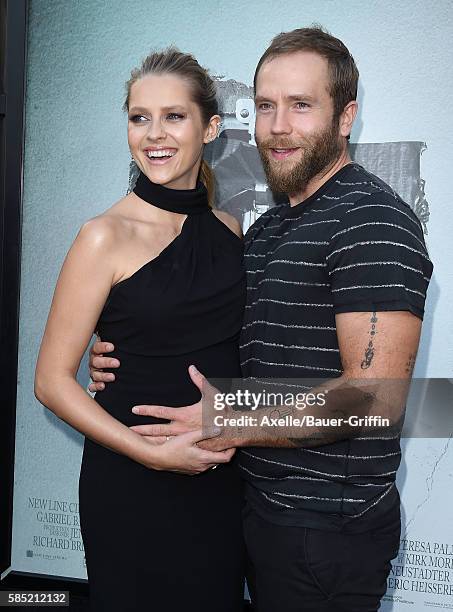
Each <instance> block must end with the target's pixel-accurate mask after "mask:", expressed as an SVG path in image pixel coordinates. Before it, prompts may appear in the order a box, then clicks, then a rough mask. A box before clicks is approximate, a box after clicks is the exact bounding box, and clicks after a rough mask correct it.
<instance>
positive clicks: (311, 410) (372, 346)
mask: <svg viewBox="0 0 453 612" xmlns="http://www.w3.org/2000/svg"><path fill="white" fill-rule="evenodd" d="M336 325H337V337H338V345H339V349H340V356H341V361H342V366H343V373H342V375H341V376H340V377H338V378H334V379H331V380H328V381H326V382H323V383H322V385H320V386H319V387H315V388H314V389H312V390H311V392H312V393H314V394H316V393H322V394H325V395H324V397H325V403H324V405H314V406H312V407H310V406H306V407H305V408H304V409H303V410H302V411H301V410H300V409H299V408H298V407H297V406H296V405H289V406H288V405H284V406H279V407H268V408H266V407H264V408H262V409H259V410H257V411H255V412H253V413H251V412H250V410H248V411H238V410H232V411H231V410H230V411H228V418H229V417H233V418H238V417H239V416H241V415H249V416H250V415H251V414H253V416H254V417H256V418H257V422H256V423H257V424H255V426H250V427H242V426H238V427H236V426H235V425H232V426H227V427H225V429H224V431H223V433H222V435H221V436H219V437H218V438H216V439H215V440H212V441H206V443H205V442H202V443H201V445H204V444H206V448H208V447H209V448H214V447H215V448H221V446H222V444H225V447H226V446H228V445H230V444H233V445H234V446H271V447H297V446H305V447H306V446H319V445H322V444H328V443H331V442H334V441H336V440H341V439H346V438H350V437H353V436H357V435H361V434H365V435H366V433H367V432H370V431H373V430H374V429H375V428H376V427H379V425H380V424H381V423H385V419H388V421H389V424H390V428H392V427H393V428H394V429H393V431H394V430H395V428H396V429H397V428H398V426H399V424H400V422H401V419H402V416H403V412H404V407H405V401H406V396H407V391H408V386H409V382H410V377H411V375H412V370H413V367H414V363H415V357H416V354H417V349H418V344H419V339H420V331H421V321H420V319H419V318H418V317H416V316H415V315H413V314H411V313H410V312H406V311H394V312H357V313H343V314H339V315H337V316H336ZM326 391H327V393H325V392H326ZM204 409H205V410H206V409H207V407H206V406H205V408H204ZM263 417H265V418H263ZM307 417H314V418H318V419H319V418H322V419H324V423H325V420H326V419H328V420H332V419H334V420H335V419H336V421H337V422H336V423H335V424H334V425H333V426H331V427H328V426H327V427H326V426H325V425H324V424H323V425H322V426H319V427H317V426H316V425H314V426H313V425H305V426H304V425H300V424H299V423H300V420H301V419H302V420H304V421H305V422H306V421H307ZM349 417H357V418H361V419H362V423H363V425H362V426H361V427H359V428H358V427H357V424H356V423H357V420H356V419H353V421H352V422H353V423H354V425H351V424H350V422H349ZM365 417H368V419H365ZM370 417H374V418H370ZM277 419H286V422H289V423H292V422H293V421H295V420H297V423H298V424H297V425H295V426H292V425H291V424H289V425H288V426H286V425H285V426H283V425H278V421H277ZM380 419H381V420H380ZM340 420H342V422H341V423H340V424H339V423H338V421H340ZM334 422H335V421H334ZM264 423H265V424H264ZM269 423H270V424H269ZM272 423H273V424H272ZM261 424H263V425H261Z"/></svg>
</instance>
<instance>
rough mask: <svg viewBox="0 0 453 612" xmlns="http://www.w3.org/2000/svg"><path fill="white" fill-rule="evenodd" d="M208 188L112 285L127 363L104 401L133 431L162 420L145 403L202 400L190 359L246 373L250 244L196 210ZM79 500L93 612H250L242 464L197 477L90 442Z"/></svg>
mask: <svg viewBox="0 0 453 612" xmlns="http://www.w3.org/2000/svg"><path fill="white" fill-rule="evenodd" d="M200 189H201V187H200V186H199V187H198V188H197V189H196V190H189V191H188V192H187V194H188V197H187V200H186V204H187V207H188V209H187V212H188V216H187V218H186V220H185V221H184V224H183V227H182V231H181V233H180V235H179V236H178V237H177V238H176V239H175V240H174V241H173V242H171V244H169V245H168V246H167V247H166V248H165V249H164V250H163V251H162V252H161V253H160V255H159V256H158V257H157V258H155V259H153V260H152V261H150V262H148V263H146V264H145V265H144V266H143V267H141V268H140V269H139V270H137V271H136V272H135V274H133V275H132V276H131V277H130V278H128V279H126V280H124V281H121V282H119V283H118V284H117V285H115V286H114V287H113V288H112V290H111V292H110V295H109V297H108V300H107V302H106V304H105V307H104V309H103V312H102V314H101V317H100V320H99V323H98V331H99V333H100V335H101V337H102V338H103V339H105V340H108V341H111V342H113V343H114V345H115V352H114V353H112V355H113V356H115V357H117V358H119V359H120V360H121V367H120V368H119V369H118V370H116V371H115V375H116V381H115V382H114V383H111V384H108V385H107V386H106V389H105V390H104V391H102V392H101V393H98V394H97V395H96V401H97V402H99V404H100V405H101V406H102V407H103V408H104V409H105V410H107V411H108V412H109V413H110V414H111V415H113V416H114V417H115V418H116V419H118V420H119V421H121V422H122V423H124V424H126V425H128V426H130V425H135V424H146V423H151V422H159V421H158V420H157V419H154V418H152V417H143V416H138V415H134V414H133V413H132V412H131V408H132V407H133V406H134V405H136V404H158V405H168V406H184V405H189V404H192V403H195V402H196V401H198V400H199V399H200V394H199V391H198V389H197V388H196V387H195V386H194V385H193V383H192V382H191V380H190V378H189V375H188V371H187V368H188V366H189V365H190V364H195V365H196V366H197V368H198V369H199V370H200V371H201V372H203V373H204V374H205V375H206V376H207V377H219V378H227V377H239V376H240V367H239V354H238V336H239V332H240V328H241V324H242V315H243V308H244V303H245V275H244V269H243V262H242V256H243V250H242V241H241V240H240V239H239V238H238V237H237V236H236V235H235V234H233V233H232V232H231V231H230V230H229V229H228V228H227V227H226V226H225V225H224V224H223V223H222V222H221V221H220V220H219V219H218V218H217V217H216V216H215V215H214V214H213V213H212V211H211V209H210V208H209V207H208V206H207V200H206V198H205V201H206V204H205V205H203V206H200V202H199V199H198V200H197V201H196V203H195V205H194V207H193V212H192V208H191V196H195V195H197V197H198V196H199V191H200ZM136 193H137V191H136ZM204 197H205V196H204ZM178 211H179V209H178ZM79 499H80V519H81V530H82V537H83V542H84V546H85V557H86V565H87V572H88V579H89V586H90V605H91V609H92V610H93V612H94V611H95V612H129V611H130V612H132V611H133V612H146V611H149V612H151V611H152V612H176V611H177V612H181V611H182V610H184V611H185V612H191V611H194V612H195V611H196V612H208V611H209V612H213V611H215V612H236V611H239V610H242V600H243V575H244V567H243V541H242V529H241V510H242V503H243V500H242V491H241V482H240V477H239V475H238V471H237V470H236V468H235V466H234V459H233V462H231V463H230V464H227V465H219V467H218V468H217V469H215V470H211V469H210V470H208V471H207V472H205V473H203V474H200V475H196V476H185V475H181V474H176V473H172V472H164V471H156V470H152V469H147V468H145V467H144V466H142V465H140V464H138V463H136V462H134V461H132V460H131V459H129V458H127V457H125V456H123V455H120V454H118V453H115V452H112V451H110V450H108V449H106V448H105V447H103V446H100V445H98V444H96V443H95V442H93V441H92V440H90V439H88V438H86V439H85V445H84V451H83V459H82V466H81V473H80V481H79Z"/></svg>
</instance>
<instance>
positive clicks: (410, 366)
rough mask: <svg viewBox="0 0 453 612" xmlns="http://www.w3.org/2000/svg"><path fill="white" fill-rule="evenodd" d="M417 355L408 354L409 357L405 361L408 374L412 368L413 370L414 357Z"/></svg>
mask: <svg viewBox="0 0 453 612" xmlns="http://www.w3.org/2000/svg"><path fill="white" fill-rule="evenodd" d="M416 357H417V355H412V354H411V355H409V358H408V360H407V362H406V372H407V373H408V374H412V372H413V370H414V366H415V358H416Z"/></svg>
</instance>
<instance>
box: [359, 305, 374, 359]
mask: <svg viewBox="0 0 453 612" xmlns="http://www.w3.org/2000/svg"><path fill="white" fill-rule="evenodd" d="M370 323H371V329H370V340H369V342H368V346H367V347H366V349H365V357H364V359H363V361H362V363H361V364H360V365H361V368H362V370H367V369H368V368H369V367H370V366H371V362H372V361H373V357H374V351H375V348H374V344H373V341H374V337H375V335H376V334H377V331H376V323H377V315H376V313H375V312H373V313H372V315H371V319H370Z"/></svg>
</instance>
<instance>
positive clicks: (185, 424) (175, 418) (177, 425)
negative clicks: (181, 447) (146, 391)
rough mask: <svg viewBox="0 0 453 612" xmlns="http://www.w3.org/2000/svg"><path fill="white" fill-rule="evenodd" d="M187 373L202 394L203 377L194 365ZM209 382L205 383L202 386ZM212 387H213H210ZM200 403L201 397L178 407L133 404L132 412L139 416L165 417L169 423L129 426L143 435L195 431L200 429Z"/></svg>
mask: <svg viewBox="0 0 453 612" xmlns="http://www.w3.org/2000/svg"><path fill="white" fill-rule="evenodd" d="M189 374H190V377H191V379H192V381H193V382H194V383H195V384H196V385H197V387H198V388H199V389H200V391H201V392H202V394H203V393H204V388H203V389H202V388H201V385H203V381H200V380H199V379H200V378H203V379H204V377H203V376H202V375H201V374H200V373H199V372H198V371H197V370H196V368H195V367H194V366H190V368H189ZM206 384H209V383H205V384H204V385H203V387H204V386H205V385H206ZM199 385H200V386H199ZM212 388H213V387H212ZM202 403H203V399H201V400H200V401H199V402H197V403H196V404H191V405H190V406H181V407H180V408H172V407H170V406H149V405H148V406H134V407H133V408H132V412H133V413H134V414H139V415H141V416H153V417H157V418H159V419H167V420H169V421H170V423H162V424H156V425H134V426H132V427H131V429H133V430H134V431H135V432H137V433H139V434H142V435H144V436H157V437H160V436H178V435H180V434H183V433H187V432H188V431H196V430H197V429H202V421H203V418H202Z"/></svg>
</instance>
